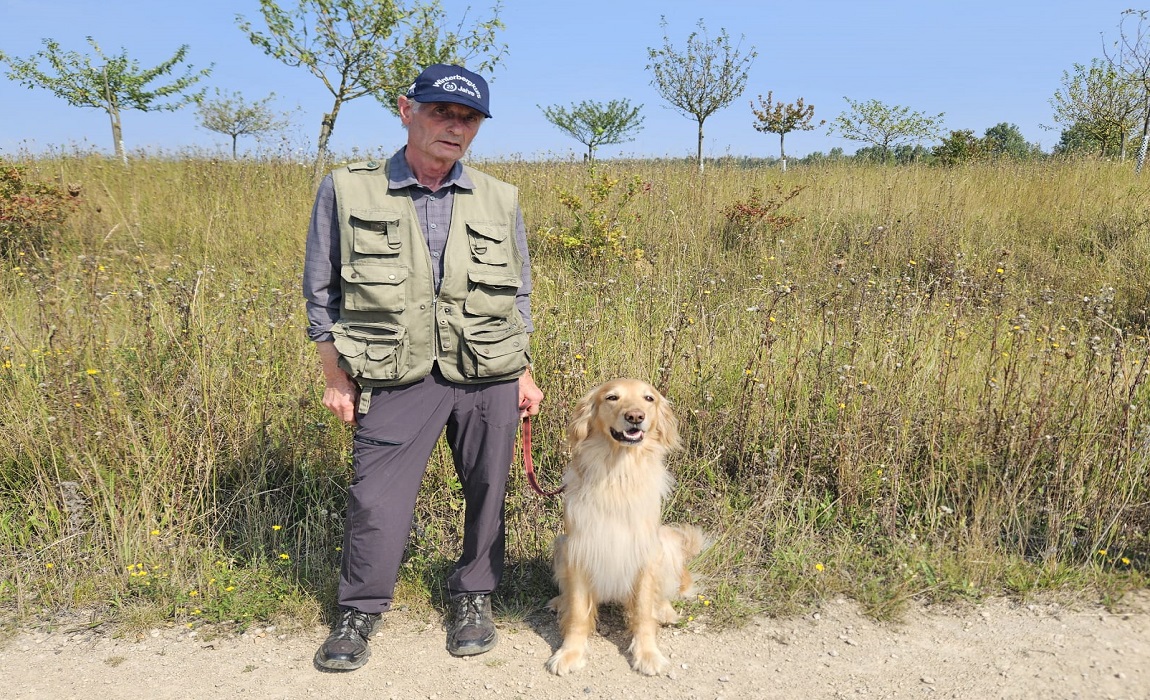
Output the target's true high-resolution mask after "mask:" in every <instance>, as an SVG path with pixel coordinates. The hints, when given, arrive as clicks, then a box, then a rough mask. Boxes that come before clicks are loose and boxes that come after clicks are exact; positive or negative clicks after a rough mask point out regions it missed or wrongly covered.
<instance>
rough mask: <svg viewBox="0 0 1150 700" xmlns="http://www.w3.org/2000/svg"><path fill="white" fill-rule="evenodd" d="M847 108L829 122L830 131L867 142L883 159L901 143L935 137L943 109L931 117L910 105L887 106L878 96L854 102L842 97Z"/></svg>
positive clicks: (939, 131)
mask: <svg viewBox="0 0 1150 700" xmlns="http://www.w3.org/2000/svg"><path fill="white" fill-rule="evenodd" d="M843 99H844V100H846V101H847V104H848V105H850V107H851V111H850V112H843V113H842V114H840V115H839V116H837V117H835V120H834V121H833V122H831V126H830V133H832V134H833V133H835V132H836V131H838V132H839V133H840V134H841V135H842V137H843V138H847V139H850V140H852V141H862V142H863V143H869V144H871V145H872V146H874V147H875V148H877V149H878V150H879V153H880V154H881V156H882V159H883V160H884V161H885V160H887V159H888V158H889V156H890V154H891V152H892V150H893V149H894V148H896V147H897V146H900V145H903V144H908V145H909V144H911V143H915V142H917V141H921V140H923V139H933V138H938V137H939V136H941V134H942V118H943V116H944V113H942V112H940V113H939V114H938V115H936V116H933V117H930V116H927V115H925V114H923V113H922V112H912V111H911V110H910V108H909V107H901V106H899V105H894V106H888V105H885V104H883V103H882V102H879V101H878V100H869V101H867V102H855V101H854V100H852V99H851V98H849V97H844V98H843Z"/></svg>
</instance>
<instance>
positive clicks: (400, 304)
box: [339, 259, 409, 313]
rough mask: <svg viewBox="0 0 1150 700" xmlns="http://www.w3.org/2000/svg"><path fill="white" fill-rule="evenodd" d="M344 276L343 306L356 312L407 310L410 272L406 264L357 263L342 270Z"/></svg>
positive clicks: (344, 266) (343, 267)
mask: <svg viewBox="0 0 1150 700" xmlns="http://www.w3.org/2000/svg"><path fill="white" fill-rule="evenodd" d="M339 274H340V276H342V277H343V305H344V306H345V307H347V308H348V309H350V310H352V311H387V312H391V313H399V312H400V311H403V310H404V309H406V308H407V288H406V285H404V282H406V281H407V277H408V274H409V271H408V269H407V268H406V267H404V266H403V265H395V264H388V263H380V262H376V261H374V260H362V259H361V260H355V261H352V262H349V263H345V264H344V265H343V266H342V267H341V268H340V270H339Z"/></svg>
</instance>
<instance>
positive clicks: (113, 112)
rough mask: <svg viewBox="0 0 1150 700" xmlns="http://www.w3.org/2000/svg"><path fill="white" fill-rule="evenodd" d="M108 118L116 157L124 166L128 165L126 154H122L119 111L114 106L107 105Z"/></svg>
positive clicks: (122, 132) (122, 138)
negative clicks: (110, 123) (110, 121)
mask: <svg viewBox="0 0 1150 700" xmlns="http://www.w3.org/2000/svg"><path fill="white" fill-rule="evenodd" d="M108 118H109V119H111V120H112V142H113V143H114V144H115V149H116V157H117V158H119V159H120V160H121V161H122V162H123V163H124V165H127V164H128V154H127V153H125V152H124V131H123V128H122V127H121V126H120V110H119V108H118V107H116V105H114V104H110V105H108Z"/></svg>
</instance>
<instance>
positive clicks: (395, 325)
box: [332, 161, 530, 411]
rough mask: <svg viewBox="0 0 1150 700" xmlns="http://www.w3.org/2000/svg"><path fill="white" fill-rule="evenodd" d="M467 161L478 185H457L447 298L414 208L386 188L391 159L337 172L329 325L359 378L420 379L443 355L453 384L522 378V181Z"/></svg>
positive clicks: (367, 383)
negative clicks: (335, 274)
mask: <svg viewBox="0 0 1150 700" xmlns="http://www.w3.org/2000/svg"><path fill="white" fill-rule="evenodd" d="M464 169H465V171H466V172H467V175H468V176H469V177H470V178H471V181H472V183H473V184H474V185H475V189H473V190H470V191H469V190H463V189H458V188H457V189H456V191H455V194H454V205H453V207H452V212H451V228H450V229H449V232H448V236H447V246H446V249H445V250H444V253H443V256H444V259H443V278H442V279H441V281H440V286H439V294H438V295H437V294H436V293H435V282H434V278H433V277H432V272H431V255H430V253H429V252H428V248H427V240H426V239H425V238H424V235H423V230H422V228H421V227H420V224H419V217H418V216H417V214H416V212H415V205H414V204H413V203H412V200H411V196H410V195H409V194H408V193H407V192H406V191H405V190H396V191H391V190H389V189H388V180H387V173H388V167H387V162H386V161H384V162H382V163H380V162H377V161H367V162H363V163H354V164H352V165H348V166H345V167H343V168H339V169H338V170H335V171H333V173H332V178H333V181H334V183H335V193H336V206H337V208H338V214H339V234H340V262H341V268H340V275H341V278H342V279H341V287H342V290H343V301H342V302H341V306H340V319H339V321H338V322H336V324H335V326H334V327H333V328H332V334H333V336H334V341H335V347H336V349H337V350H339V353H340V366H341V367H342V368H343V369H344V371H346V372H347V373H348V374H350V375H351V376H352V377H353V378H354V379H355V380H356V382H358V383H359V385H360V386H364V387H374V386H400V385H404V384H411V383H412V382H415V381H418V380H419V379H422V378H423V377H425V376H427V374H428V373H429V372H430V371H431V368H432V366H433V365H434V364H436V363H438V365H439V369H440V371H441V372H442V373H443V376H444V377H445V378H446V379H448V380H450V381H453V382H459V383H463V384H481V383H485V382H495V381H501V380H506V379H513V378H515V377H518V376H519V375H521V374H523V371H524V370H525V369H526V368H527V366H528V363H529V362H530V358H529V355H528V335H527V332H526V330H525V328H524V324H523V319H522V317H521V316H520V314H519V310H518V308H517V307H516V305H515V295H516V293H517V292H518V290H519V286H520V284H521V283H522V280H521V279H520V273H521V271H522V269H523V256H522V255H521V254H520V252H519V248H518V246H517V245H516V244H515V220H516V213H517V211H518V202H519V193H518V190H517V189H516V188H515V187H513V186H512V185H509V184H507V183H505V182H501V181H499V180H496V179H495V178H493V177H490V176H488V175H485V174H483V173H481V172H478V171H476V170H472V169H471V168H467V167H466V166H465V168H464ZM362 395H365V396H370V392H362ZM360 410H361V411H366V404H361V406H360Z"/></svg>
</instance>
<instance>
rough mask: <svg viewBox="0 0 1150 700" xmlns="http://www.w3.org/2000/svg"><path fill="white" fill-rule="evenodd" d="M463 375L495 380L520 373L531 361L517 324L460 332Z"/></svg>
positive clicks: (503, 324)
mask: <svg viewBox="0 0 1150 700" xmlns="http://www.w3.org/2000/svg"><path fill="white" fill-rule="evenodd" d="M463 345H464V350H463V374H464V376H466V377H471V378H475V379H494V378H498V377H504V376H508V375H514V374H515V373H517V372H519V371H521V370H523V368H525V367H527V365H528V363H529V362H530V358H529V357H528V355H527V333H526V332H525V331H524V330H523V327H522V326H520V325H519V324H506V323H500V324H497V325H496V326H494V327H492V326H472V327H471V328H464V329H463Z"/></svg>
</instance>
